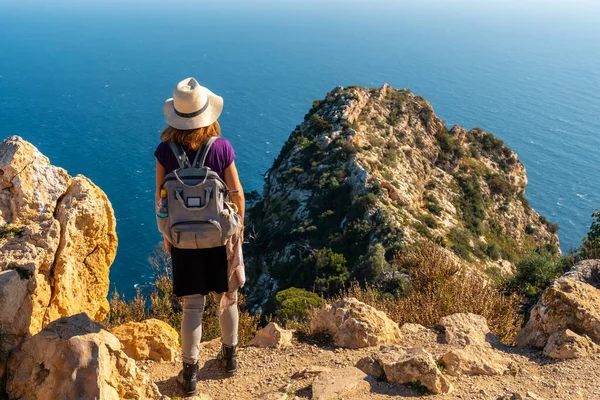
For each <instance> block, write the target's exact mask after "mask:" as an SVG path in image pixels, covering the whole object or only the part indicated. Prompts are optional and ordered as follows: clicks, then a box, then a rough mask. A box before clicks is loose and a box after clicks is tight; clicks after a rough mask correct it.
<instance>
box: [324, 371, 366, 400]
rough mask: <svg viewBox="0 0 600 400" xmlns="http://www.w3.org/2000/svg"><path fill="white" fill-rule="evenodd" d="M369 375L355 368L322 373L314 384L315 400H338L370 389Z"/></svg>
mask: <svg viewBox="0 0 600 400" xmlns="http://www.w3.org/2000/svg"><path fill="white" fill-rule="evenodd" d="M366 378H367V375H366V374H365V373H364V372H362V371H361V370H359V369H358V368H355V367H346V368H341V369H334V370H331V371H328V372H322V373H320V374H319V375H318V376H317V377H316V378H315V380H314V382H313V384H312V394H313V395H312V398H313V399H314V400H336V399H340V398H343V397H344V396H349V395H351V394H352V393H355V392H356V391H358V390H360V389H368V388H370V385H369V382H367V381H366Z"/></svg>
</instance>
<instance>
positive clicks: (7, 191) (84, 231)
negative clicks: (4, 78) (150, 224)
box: [0, 136, 117, 346]
mask: <svg viewBox="0 0 600 400" xmlns="http://www.w3.org/2000/svg"><path fill="white" fill-rule="evenodd" d="M116 249H117V236H116V232H115V217H114V212H113V210H112V207H111V204H110V202H109V200H108V198H107V197H106V195H105V194H104V192H102V190H100V189H99V188H98V187H97V186H95V185H94V184H93V183H92V182H91V181H89V180H88V179H87V178H85V177H83V176H76V177H75V178H72V177H71V176H69V175H68V174H67V172H66V171H65V170H63V169H62V168H58V167H55V166H53V165H51V164H50V162H49V160H48V158H47V157H45V156H44V155H42V154H41V153H40V152H39V151H38V150H37V149H36V148H35V147H34V146H33V145H31V144H30V143H28V142H26V141H24V140H23V139H21V138H20V137H18V136H12V137H9V138H7V139H5V140H4V141H2V142H1V143H0V325H1V326H2V327H3V328H4V330H5V331H6V332H7V334H8V336H9V337H10V340H11V343H12V346H14V345H16V344H17V343H19V342H21V341H22V340H23V339H25V338H27V337H30V336H31V335H34V334H35V333H37V332H39V331H40V330H41V329H42V328H43V327H44V326H46V325H47V324H48V323H50V322H51V321H53V320H55V319H57V318H59V317H61V316H67V315H73V314H76V313H80V312H86V313H87V314H89V315H90V316H92V318H93V319H95V320H101V319H103V318H104V317H105V316H106V314H107V313H108V310H109V307H108V302H107V300H106V296H107V294H108V289H109V281H108V275H109V267H110V265H111V264H112V262H113V260H114V257H115V254H116Z"/></svg>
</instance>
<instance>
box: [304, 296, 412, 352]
mask: <svg viewBox="0 0 600 400" xmlns="http://www.w3.org/2000/svg"><path fill="white" fill-rule="evenodd" d="M310 330H311V332H312V333H317V332H326V333H329V334H330V335H331V336H332V337H333V342H334V344H335V345H336V346H340V347H347V348H351V349H357V348H361V347H369V346H376V345H378V344H384V343H399V341H400V330H399V328H398V324H397V323H395V322H394V321H392V320H391V319H389V318H388V317H387V315H385V313H383V312H382V311H379V310H377V309H375V308H373V307H371V306H369V305H367V304H364V303H362V302H360V301H358V300H356V299H355V298H352V297H349V298H344V299H342V300H338V301H336V302H335V303H333V304H331V305H329V304H327V305H325V306H324V307H323V308H322V309H321V310H320V311H319V312H317V313H316V314H315V315H314V316H313V318H312V320H311V321H310Z"/></svg>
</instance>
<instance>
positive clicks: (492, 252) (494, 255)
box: [484, 243, 500, 261]
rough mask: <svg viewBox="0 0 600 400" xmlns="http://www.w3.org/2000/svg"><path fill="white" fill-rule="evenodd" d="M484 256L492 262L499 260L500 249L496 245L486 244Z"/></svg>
mask: <svg viewBox="0 0 600 400" xmlns="http://www.w3.org/2000/svg"><path fill="white" fill-rule="evenodd" d="M484 251H485V254H486V255H487V256H488V257H489V258H490V259H492V260H494V261H496V260H497V259H499V258H500V247H499V246H498V245H497V244H496V243H488V244H487V245H486V246H485V250H484Z"/></svg>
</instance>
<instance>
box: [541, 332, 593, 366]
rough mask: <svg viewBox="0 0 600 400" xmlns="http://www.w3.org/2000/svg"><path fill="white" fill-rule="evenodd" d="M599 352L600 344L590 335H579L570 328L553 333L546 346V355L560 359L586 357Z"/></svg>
mask: <svg viewBox="0 0 600 400" xmlns="http://www.w3.org/2000/svg"><path fill="white" fill-rule="evenodd" d="M598 353H600V346H598V345H597V344H595V343H594V342H592V341H591V340H590V338H589V337H587V336H585V335H583V336H581V335H578V334H576V333H575V332H573V331H571V330H570V329H565V330H562V331H560V332H555V333H553V334H552V335H551V336H550V338H549V339H548V343H547V344H546V347H544V355H546V356H547V357H550V358H554V359H558V360H563V359H569V358H585V357H590V356H593V355H595V354H598Z"/></svg>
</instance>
